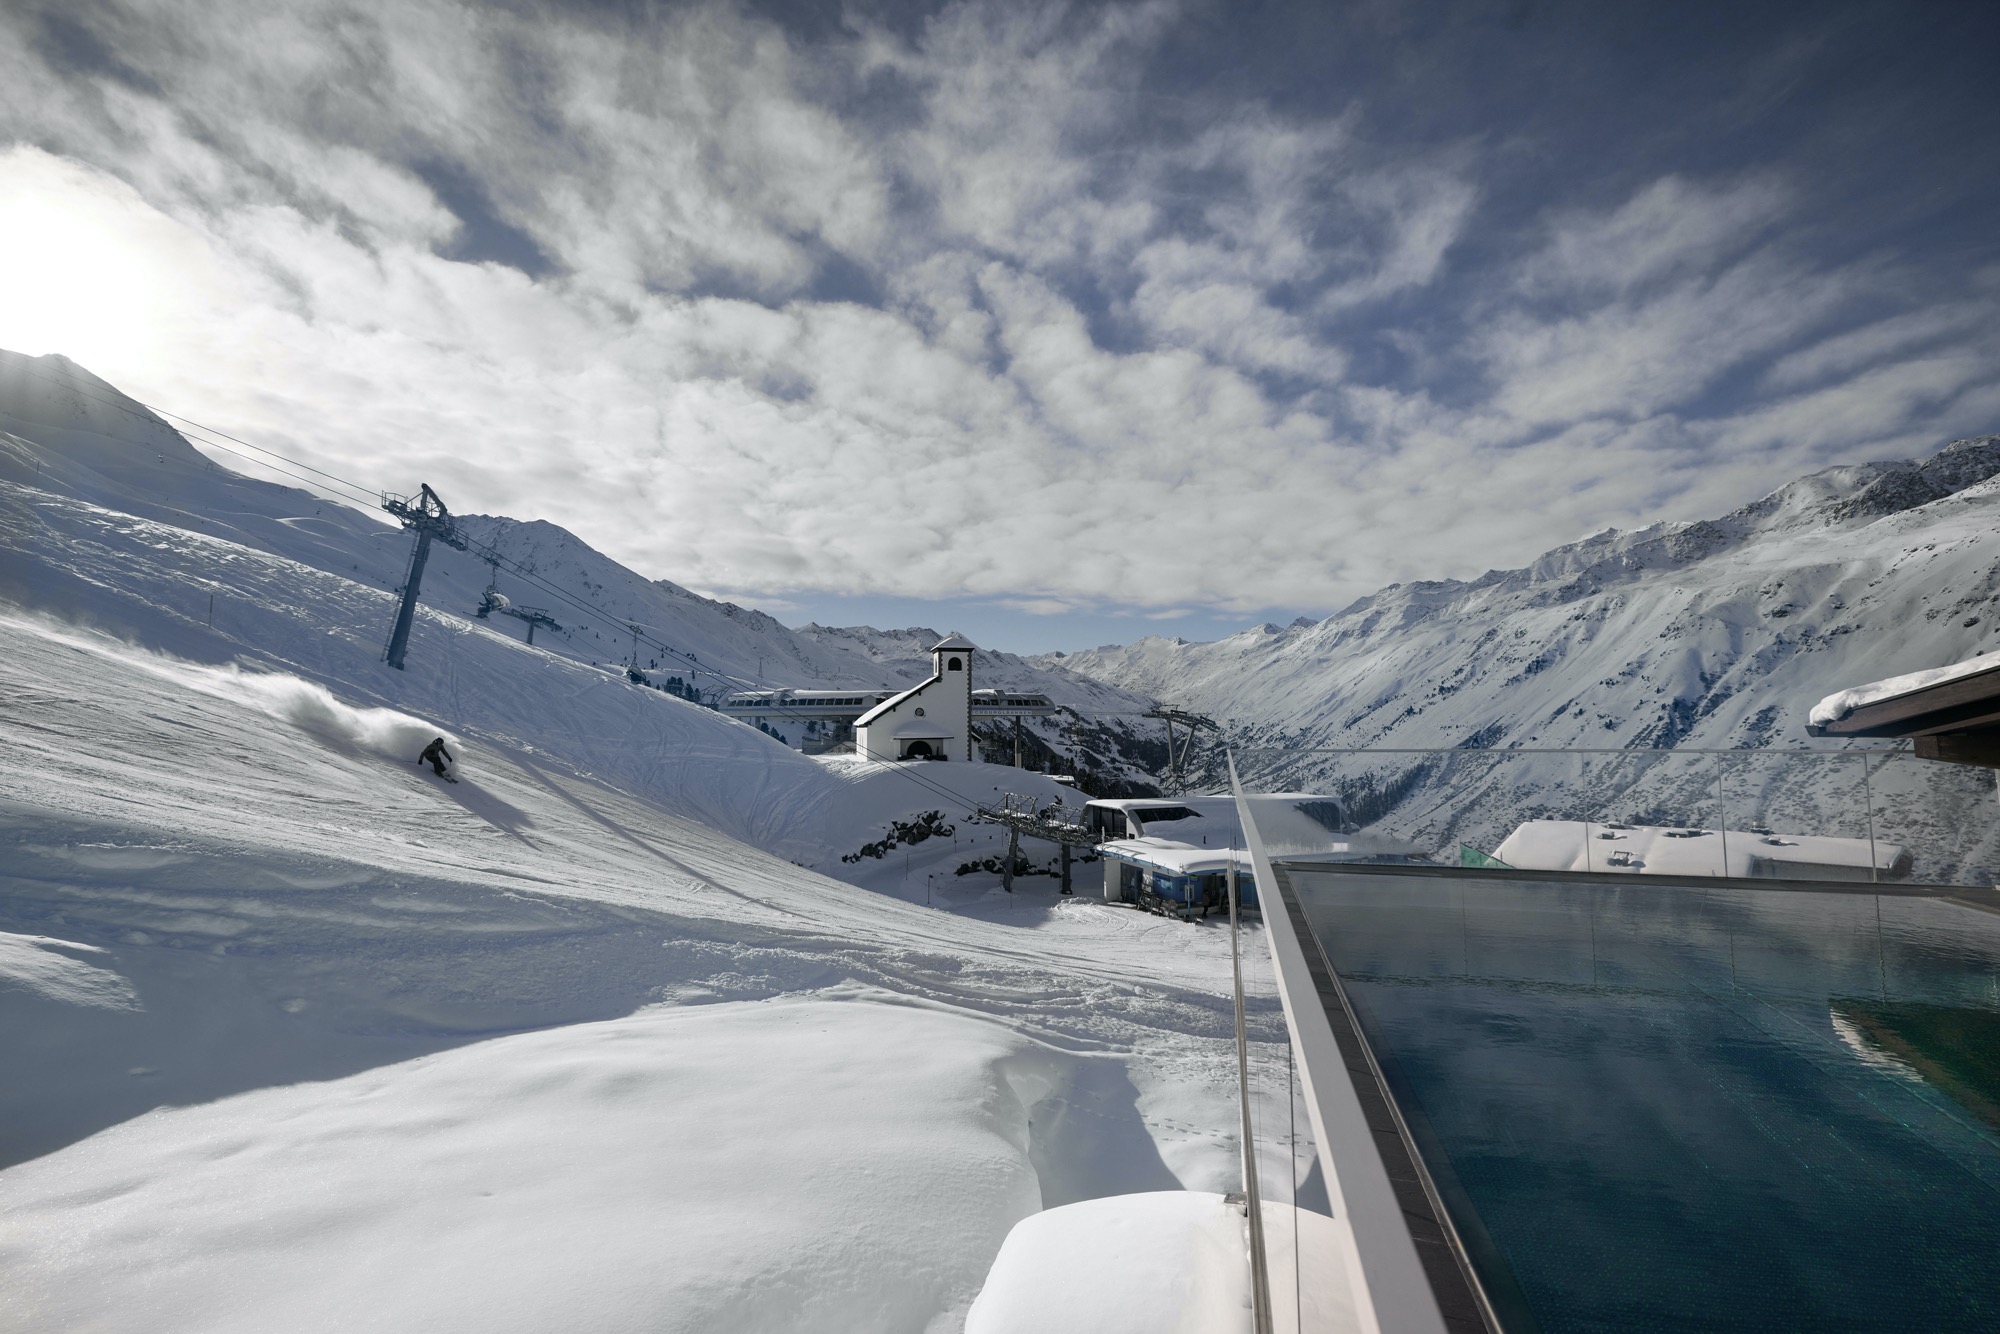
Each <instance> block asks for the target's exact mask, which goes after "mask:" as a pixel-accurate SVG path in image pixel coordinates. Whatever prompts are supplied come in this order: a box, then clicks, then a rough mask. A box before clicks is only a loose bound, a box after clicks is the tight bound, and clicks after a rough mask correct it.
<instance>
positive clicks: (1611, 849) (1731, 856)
mask: <svg viewBox="0 0 2000 1334" xmlns="http://www.w3.org/2000/svg"><path fill="white" fill-rule="evenodd" d="M1493 855H1494V856H1495V857H1497V858H1499V859H1500V860H1501V861H1503V862H1505V863H1506V864H1507V865H1508V866H1510V867H1513V868H1515V869H1517V870H1522V871H1583V872H1600V871H1608V872H1616V873H1625V874H1631V875H1679V876H1711V875H1728V876H1737V877H1744V878H1755V879H1775V880H1871V879H1882V880H1895V879H1900V878H1902V877H1903V876H1906V875H1908V874H1909V872H1910V860H1911V859H1910V854H1909V853H1908V852H1907V851H1906V850H1905V849H1904V848H1903V847H1902V846H1901V845H1899V844H1895V843H1871V842H1870V841H1869V840H1868V839H1865V838H1839V837H1835V836H1833V835H1829V834H1780V833H1776V832H1774V831H1772V830H1769V829H1726V830H1725V829H1689V828H1682V827H1679V826H1673V827H1669V826H1656V825H1628V824H1618V823H1597V822H1585V821H1582V820H1529V821H1527V822H1525V823H1524V824H1522V825H1520V826H1518V827H1517V828H1516V829H1515V830H1514V832H1513V833H1511V834H1509V835H1507V837H1506V839H1505V840H1503V841H1502V842H1501V844H1500V846H1499V847H1497V848H1495V849H1494V850H1493ZM1871 868H1872V869H1871Z"/></svg>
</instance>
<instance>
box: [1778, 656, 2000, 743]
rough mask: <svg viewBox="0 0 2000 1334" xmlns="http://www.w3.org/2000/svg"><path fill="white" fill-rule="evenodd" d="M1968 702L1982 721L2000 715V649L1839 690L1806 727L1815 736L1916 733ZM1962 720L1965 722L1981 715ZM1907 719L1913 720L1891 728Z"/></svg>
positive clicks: (1943, 721)
mask: <svg viewBox="0 0 2000 1334" xmlns="http://www.w3.org/2000/svg"><path fill="white" fill-rule="evenodd" d="M1965 705H1972V706H1974V707H1973V710H1972V715H1976V721H1978V722H1993V721H2000V650H1996V651H1994V652H1991V653H1982V654H1979V655H1978V656H1977V657H1972V658H1967V659H1966V660H1965V661H1964V662H1955V663H1952V664H1951V665H1950V666H1948V667H1931V668H1928V669H1926V670H1924V671H1920V672H1907V673H1905V674H1904V675H1902V676H1890V677H1885V678H1884V679H1882V680H1880V681H1870V682H1869V683H1868V684H1867V685H1860V686H1853V687H1851V688H1849V689H1847V690H1836V691H1834V692H1833V693H1832V694H1831V695H1828V696H1827V697H1826V698H1825V699H1822V700H1821V701H1820V702H1819V703H1817V704H1815V705H1813V708H1812V713H1811V715H1810V716H1809V717H1808V718H1807V720H1806V730H1807V731H1808V732H1810V733H1812V734H1813V735H1814V736H1910V735H1913V734H1914V733H1915V732H1917V731H1920V730H1924V731H1928V730H1934V729H1933V728H1931V727H1929V726H1927V724H1929V723H1931V722H1932V721H1933V720H1934V717H1935V721H1936V723H1937V725H1938V727H1944V726H1949V725H1950V724H1951V722H1953V721H1954V720H1953V719H1947V718H1943V717H1936V716H1937V715H1942V714H1945V713H1947V712H1955V711H1957V710H1959V709H1960V708H1962V706H1965ZM1981 706H1984V707H1981ZM1956 721H1958V723H1959V725H1960V726H1964V725H1967V724H1968V723H1972V722H1974V721H1975V718H1974V716H1968V718H1966V719H1960V720H1956ZM1903 724H1912V726H1910V727H1909V728H1908V730H1893V731H1892V730H1889V729H1891V728H1897V727H1899V726H1900V725H1903Z"/></svg>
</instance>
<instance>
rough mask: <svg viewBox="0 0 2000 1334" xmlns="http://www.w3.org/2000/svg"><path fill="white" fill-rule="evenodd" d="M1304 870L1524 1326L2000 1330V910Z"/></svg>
mask: <svg viewBox="0 0 2000 1334" xmlns="http://www.w3.org/2000/svg"><path fill="white" fill-rule="evenodd" d="M1286 878H1287V880H1288V882H1289V884H1290V885H1291V886H1292V887H1293V889H1294V890H1295V891H1296V893H1297V896H1298V899H1299V901H1300V902H1301V904H1302V905H1303V907H1304V910H1305V914H1306V917H1307V920H1308V922H1309V923H1310V924H1311V926H1312V929H1313V932H1314V934H1315V935H1316V936H1317V937H1318V939H1319V941H1320V944H1321V947H1322V948H1323V949H1324V950H1325V952H1326V955H1327V958H1328V960H1329V961H1330V962H1331V963H1332V965H1333V967H1334V969H1335V971H1336V972H1337V974H1338V975H1339V978H1340V980H1341V984H1342V987H1343V989H1344V990H1345V991H1346V993H1347V997H1348V1001H1349V1003H1350V1005H1351V1006H1352V1008H1353V1010H1354V1012H1355V1017H1356V1020H1357V1022H1358V1023H1359V1025H1360V1028H1361V1030H1362V1032H1363V1033H1364V1035H1365V1036H1366V1038H1367V1040H1368V1042H1369V1044H1370V1045H1371V1046H1372V1048H1373V1050H1374V1053H1375V1056H1376V1059H1377V1061H1378V1062H1379V1064H1380V1065H1381V1067H1382V1073H1383V1078H1384V1081H1385V1082H1386V1083H1387V1085H1388V1087H1389V1091H1390V1093H1391V1094H1392V1096H1393V1097H1394V1099H1395V1100H1396V1103H1397V1105H1398V1107H1399V1109H1400V1110H1401V1111H1402V1113H1403V1115H1404V1119H1405V1120H1406V1121H1407V1122H1408V1123H1409V1126H1410V1132H1411V1138H1412V1139H1413V1140H1414V1141H1415V1143H1416V1146H1417V1148H1418V1151H1419V1153H1420V1155H1421V1156H1422V1158H1423V1160H1424V1163H1425V1165H1426V1167H1428V1169H1429V1170H1430V1173H1431V1175H1432V1177H1433V1179H1434V1181H1435V1182H1436V1185H1437V1187H1438V1192H1439V1195H1440V1196H1441V1198H1442V1199H1443V1200H1444V1202H1445V1205H1446V1208H1447V1211H1448V1212H1449V1213H1450V1214H1451V1217H1452V1220H1453V1222H1454V1224H1455V1225H1456V1226H1457V1228H1458V1230H1459V1232H1460V1234H1461V1237H1462V1239H1463V1241H1464V1244H1465V1247H1466V1250H1467V1252H1468V1253H1469V1255H1470V1258H1471V1261H1472V1264H1473V1268H1474V1269H1475V1271H1476V1272H1477V1273H1478V1275H1479V1278H1480V1280H1481V1282H1482V1284H1483V1285H1484V1286H1485V1288H1486V1290H1487V1293H1488V1296H1489V1298H1490V1299H1491V1300H1492V1302H1493V1304H1494V1306H1495V1308H1496V1310H1497V1311H1498V1313H1499V1316H1500V1319H1501V1322H1502V1324H1503V1325H1504V1326H1505V1327H1506V1328H1507V1330H1508V1331H1509V1332H1510V1334H1521V1332H1522V1331H1528V1330H1535V1329H1540V1330H1545V1331H1549V1332H1550V1334H1569V1332H1570V1331H1598V1330H1605V1331H1610V1330H1804V1329H1813V1330H1899V1331H1902V1330H1934V1331H1943V1330H1982V1331H1992V1330H2000V915H1995V914H1994V913H1991V912H1988V911H1983V910H1981V909H1980V908H1978V907H1972V906H1966V905H1965V904H1963V903H1960V902H1954V901H1949V900H1945V899H1941V898H1922V897H1896V896H1890V895H1881V896H1877V895H1875V894H1873V893H1867V892H1858V893H1856V892H1839V891H1834V890H1827V891H1824V892H1820V891H1800V890H1793V889H1769V888H1758V887H1751V886H1749V885H1746V884H1745V883H1744V882H1741V881H1735V882H1729V884H1728V886H1727V887H1723V886H1717V887H1712V888H1709V887H1704V888H1678V887H1672V886H1663V885H1646V884H1635V883H1633V881H1632V880H1631V879H1620V880H1618V881H1616V882H1614V883H1609V884H1606V883H1568V882H1562V883H1558V882H1544V881H1524V880H1519V879H1512V880H1509V879H1500V878H1493V879H1488V878H1484V877H1482V876H1481V875H1480V874H1479V873H1477V872H1472V873H1463V872H1455V873H1452V874H1450V875H1409V874H1390V873H1385V872H1372V871H1371V872H1362V871H1339V872H1329V871H1324V870H1310V869H1306V868H1302V867H1298V866H1294V867H1292V868H1289V869H1288V871H1287V872H1286Z"/></svg>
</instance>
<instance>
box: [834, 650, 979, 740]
mask: <svg viewBox="0 0 2000 1334" xmlns="http://www.w3.org/2000/svg"><path fill="white" fill-rule="evenodd" d="M974 651H975V648H974V645H973V643H972V641H971V640H969V639H967V638H966V637H965V636H964V635H961V634H951V635H947V636H946V637H945V638H944V639H942V640H940V641H939V642H938V644H937V646H936V647H935V648H933V649H932V650H931V677H930V680H928V681H925V682H923V683H922V684H920V685H915V686H912V687H910V688H909V689H908V690H905V691H904V692H903V693H902V694H900V695H894V696H891V697H890V698H888V699H885V700H883V701H882V702H881V703H880V704H877V705H876V706H875V707H874V708H872V709H870V710H869V711H868V712H866V713H864V714H862V715H861V717H859V718H857V719H856V720H855V723H854V751H855V753H856V754H857V755H860V756H862V757H863V758H865V759H870V760H970V759H972V758H973V750H972V655H973V653H974Z"/></svg>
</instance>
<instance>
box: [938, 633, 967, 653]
mask: <svg viewBox="0 0 2000 1334" xmlns="http://www.w3.org/2000/svg"><path fill="white" fill-rule="evenodd" d="M978 647H979V645H977V644H975V643H973V642H972V641H971V640H970V639H967V638H966V637H965V636H964V635H962V634H960V633H959V632H958V631H956V630H954V631H952V632H951V633H950V634H948V635H946V636H945V637H944V638H943V639H940V640H939V641H938V642H937V643H935V644H933V645H931V652H933V653H941V652H944V651H946V650H950V649H956V650H958V651H959V652H961V653H970V652H972V651H973V650H975V649H977V648H978Z"/></svg>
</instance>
